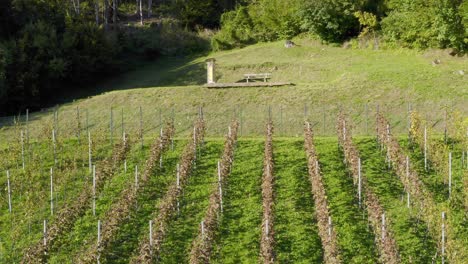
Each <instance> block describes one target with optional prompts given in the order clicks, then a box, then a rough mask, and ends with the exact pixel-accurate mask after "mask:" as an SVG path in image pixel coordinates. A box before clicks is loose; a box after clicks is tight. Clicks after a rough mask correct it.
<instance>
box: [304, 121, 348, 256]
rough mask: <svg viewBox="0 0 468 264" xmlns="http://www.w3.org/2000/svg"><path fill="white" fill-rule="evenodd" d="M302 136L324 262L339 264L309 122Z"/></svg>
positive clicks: (334, 235)
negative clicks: (303, 137)
mask: <svg viewBox="0 0 468 264" xmlns="http://www.w3.org/2000/svg"><path fill="white" fill-rule="evenodd" d="M304 136H305V140H304V147H305V152H306V155H307V168H308V171H309V179H310V183H311V186H312V194H313V198H314V203H315V206H316V210H315V217H316V218H317V222H318V228H319V235H320V239H321V240H322V247H323V249H324V262H325V263H330V264H336V263H341V262H342V261H341V257H340V254H339V250H338V245H337V235H336V231H335V229H333V228H331V216H330V212H329V211H328V201H327V194H326V193H325V187H324V184H323V181H322V174H321V172H320V166H319V163H318V157H317V152H316V150H315V145H314V134H313V131H312V128H311V125H310V123H309V122H306V123H305V127H304Z"/></svg>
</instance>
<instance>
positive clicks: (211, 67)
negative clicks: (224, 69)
mask: <svg viewBox="0 0 468 264" xmlns="http://www.w3.org/2000/svg"><path fill="white" fill-rule="evenodd" d="M215 62H216V60H215V59H214V58H210V59H207V60H206V70H207V72H206V76H207V81H206V82H207V83H208V84H210V83H215V80H214V78H215Z"/></svg>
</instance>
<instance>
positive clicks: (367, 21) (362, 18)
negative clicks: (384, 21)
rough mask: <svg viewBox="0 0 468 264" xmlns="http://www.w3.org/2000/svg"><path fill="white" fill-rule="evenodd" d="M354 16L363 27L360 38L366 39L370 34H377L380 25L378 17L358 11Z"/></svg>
mask: <svg viewBox="0 0 468 264" xmlns="http://www.w3.org/2000/svg"><path fill="white" fill-rule="evenodd" d="M354 16H355V17H357V19H358V20H359V24H361V27H363V28H362V30H361V33H359V37H365V36H367V35H368V34H372V35H374V34H375V30H376V27H377V25H378V23H377V17H376V16H375V15H374V14H372V13H368V12H362V11H358V12H355V13H354Z"/></svg>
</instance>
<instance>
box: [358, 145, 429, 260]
mask: <svg viewBox="0 0 468 264" xmlns="http://www.w3.org/2000/svg"><path fill="white" fill-rule="evenodd" d="M354 141H355V144H357V146H358V149H359V151H360V155H361V159H362V169H363V175H364V177H366V178H367V180H368V184H369V187H370V188H372V190H373V191H374V193H375V194H376V195H377V196H378V197H379V200H380V203H381V205H382V206H383V208H384V209H385V214H386V216H387V218H388V219H389V220H388V222H389V223H388V224H389V227H390V230H391V231H392V233H393V235H394V237H395V240H396V243H397V245H398V250H399V252H400V256H401V259H402V261H403V262H404V263H431V262H432V257H433V256H434V255H435V253H436V251H437V246H436V238H432V237H430V235H429V231H428V230H427V226H426V224H425V223H423V222H421V221H420V220H418V217H417V216H418V211H417V209H416V208H414V207H413V206H412V205H411V206H410V208H409V209H408V208H407V207H406V193H405V191H404V188H403V184H402V183H401V181H400V179H399V178H398V176H397V175H396V174H395V173H394V172H393V171H392V169H391V168H390V169H389V168H388V166H387V163H386V161H385V156H384V155H385V153H384V152H382V153H380V150H379V145H378V144H377V143H376V141H375V139H374V138H359V139H355V140H354Z"/></svg>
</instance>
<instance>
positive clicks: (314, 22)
mask: <svg viewBox="0 0 468 264" xmlns="http://www.w3.org/2000/svg"><path fill="white" fill-rule="evenodd" d="M356 2H359V1H351V0H345V1H340V0H322V1H312V2H310V3H309V4H308V6H307V7H306V8H305V9H304V11H303V12H302V28H304V29H306V30H309V31H311V32H313V33H315V34H317V35H318V36H319V37H320V38H321V39H322V40H324V41H327V42H342V41H344V40H346V39H349V38H351V37H354V36H357V35H358V34H359V21H358V19H357V18H356V17H355V16H354V13H355V12H356V11H360V6H359V5H358V4H357V3H356Z"/></svg>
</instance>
